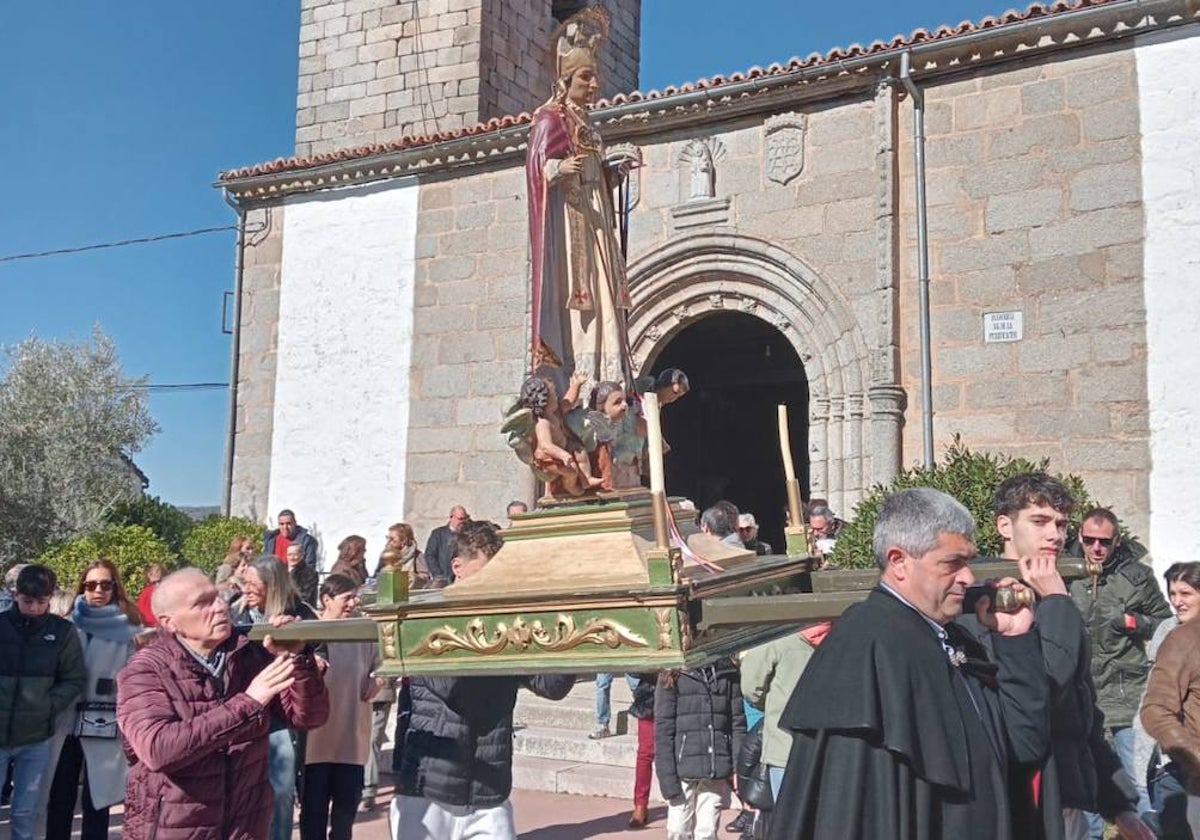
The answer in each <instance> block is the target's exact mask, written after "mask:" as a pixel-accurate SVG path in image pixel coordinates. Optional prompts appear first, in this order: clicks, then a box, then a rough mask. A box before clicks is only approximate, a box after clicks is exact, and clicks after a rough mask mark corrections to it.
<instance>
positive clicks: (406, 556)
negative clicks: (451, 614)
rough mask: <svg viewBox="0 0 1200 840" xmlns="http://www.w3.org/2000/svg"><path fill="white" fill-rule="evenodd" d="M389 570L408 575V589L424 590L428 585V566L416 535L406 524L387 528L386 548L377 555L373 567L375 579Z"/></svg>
mask: <svg viewBox="0 0 1200 840" xmlns="http://www.w3.org/2000/svg"><path fill="white" fill-rule="evenodd" d="M387 568H391V569H394V570H397V571H402V572H405V573H406V574H407V575H408V588H409V589H424V588H425V587H426V586H428V585H429V564H428V563H426V562H425V554H424V552H422V551H421V549H420V548H419V547H418V546H417V535H416V534H415V533H414V532H413V527H412V526H411V525H409V524H408V523H407V522H397V523H396V524H395V525H393V526H392V527H390V528H388V532H387V548H385V549H384V550H383V553H382V554H380V555H379V563H378V564H376V566H375V577H376V578H378V577H379V573H380V572H382V571H383V570H384V569H387Z"/></svg>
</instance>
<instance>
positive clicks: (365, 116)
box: [296, 0, 641, 156]
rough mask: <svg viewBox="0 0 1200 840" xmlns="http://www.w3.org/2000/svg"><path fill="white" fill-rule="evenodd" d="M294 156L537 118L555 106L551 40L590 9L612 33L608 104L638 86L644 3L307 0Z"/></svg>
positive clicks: (605, 77) (605, 90) (605, 57)
mask: <svg viewBox="0 0 1200 840" xmlns="http://www.w3.org/2000/svg"><path fill="white" fill-rule="evenodd" d="M300 5H301V12H300V73H299V90H298V93H297V96H296V154H297V155H300V156H308V155H313V154H320V153H323V152H331V151H336V150H338V149H345V148H353V147H357V146H364V145H370V144H373V143H387V142H390V141H393V140H398V139H400V138H401V137H405V136H412V135H432V134H438V133H441V132H445V131H453V130H455V129H459V128H463V127H465V126H470V125H474V124H475V123H478V122H483V121H486V120H489V119H491V118H492V117H501V116H504V115H506V114H519V113H521V112H522V111H533V109H534V108H536V107H537V106H538V105H540V104H541V103H542V102H544V101H546V99H547V98H549V96H550V90H551V84H552V81H553V79H552V75H553V50H552V49H551V47H552V45H551V43H550V41H551V33H552V32H553V31H554V29H555V27H557V26H558V24H559V23H560V22H562V21H564V20H566V19H567V18H568V17H570V16H571V15H572V14H574V13H575V12H577V11H579V10H580V9H582V8H583V7H585V6H588V5H599V6H603V7H604V8H605V9H606V10H607V11H608V14H609V19H610V31H609V37H608V39H607V41H606V42H605V45H604V51H603V54H602V61H603V72H602V78H601V82H602V90H601V95H602V96H611V95H613V94H615V93H619V92H622V91H632V90H635V89H636V88H637V85H638V49H639V47H638V41H639V32H640V29H641V0H592V1H591V2H584V1H583V0H301V4H300Z"/></svg>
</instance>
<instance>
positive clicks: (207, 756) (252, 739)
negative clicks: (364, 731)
mask: <svg viewBox="0 0 1200 840" xmlns="http://www.w3.org/2000/svg"><path fill="white" fill-rule="evenodd" d="M151 607H152V609H153V611H154V615H155V617H156V618H157V619H158V621H159V627H160V634H159V637H158V638H157V639H156V640H155V641H154V643H153V644H151V645H149V646H148V647H146V648H144V649H143V650H141V651H139V652H138V653H137V654H135V655H134V657H133V658H132V659H131V660H130V661H129V664H128V665H126V666H125V668H124V670H122V671H121V673H120V676H119V677H118V679H117V722H118V724H119V725H120V729H121V734H122V735H123V737H124V740H125V755H126V757H127V758H128V759H129V777H128V781H127V783H126V793H125V826H124V832H125V834H124V836H125V837H126V838H128V840H149V838H155V840H195V838H205V840H207V839H208V838H212V840H218V839H219V840H252V838H253V840H258V838H262V837H266V836H267V830H268V828H269V826H270V823H271V806H272V798H273V797H272V794H271V786H270V784H269V782H268V780H267V734H268V731H269V730H270V723H271V716H272V715H273V714H274V715H276V716H279V717H281V718H283V719H284V720H286V721H287V722H288V725H289V726H291V727H293V728H295V729H301V730H307V729H312V728H314V727H317V726H320V725H321V724H323V723H324V722H325V720H326V718H327V717H328V716H329V695H328V693H327V692H326V690H325V684H324V682H323V680H322V678H321V675H320V673H319V671H318V670H317V667H316V662H315V661H314V660H313V657H312V655H311V654H310V653H307V652H305V653H301V652H300V650H301V647H302V643H299V642H297V643H293V644H287V645H285V644H282V643H278V642H275V641H273V640H272V639H271V637H270V636H268V637H267V638H266V640H265V641H264V643H263V645H262V646H260V645H257V644H253V643H251V642H249V641H247V639H246V638H245V637H244V636H234V635H233V625H232V624H231V623H230V620H229V608H228V606H227V605H226V603H225V600H224V599H223V598H221V597H219V595H218V593H217V589H216V587H215V586H214V585H213V584H212V582H211V581H210V580H209V579H208V578H207V577H206V576H205V574H204V573H203V572H201V571H200V570H198V569H183V570H181V571H178V572H175V573H174V574H171V575H168V576H167V577H165V578H163V580H162V582H161V583H159V585H158V587H157V588H156V589H155V591H154V596H153V598H152V599H151ZM287 620H289V619H286V618H283V617H281V618H279V619H274V620H272V623H273V624H275V625H276V626H278V625H280V624H283V623H286V621H287Z"/></svg>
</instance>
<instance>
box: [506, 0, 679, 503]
mask: <svg viewBox="0 0 1200 840" xmlns="http://www.w3.org/2000/svg"><path fill="white" fill-rule="evenodd" d="M607 33H608V18H607V17H606V15H605V12H604V10H603V9H601V8H599V7H595V6H591V7H588V8H586V9H584V10H583V11H581V12H579V13H578V14H575V15H573V16H572V17H571V18H570V19H569V20H568V21H567V22H566V23H564V24H563V25H562V26H561V27H560V28H559V30H558V32H557V33H556V40H555V61H556V74H555V82H554V93H553V95H552V96H551V97H550V99H549V100H547V102H546V103H545V104H543V105H542V106H541V107H540V108H538V109H537V110H536V111H535V112H534V114H533V125H532V127H531V128H530V131H529V151H528V154H527V156H526V159H525V177H526V181H527V183H528V186H529V235H530V240H531V242H532V246H533V247H532V263H533V277H532V283H533V295H532V301H533V312H532V323H533V331H532V336H531V339H532V341H531V347H530V366H529V372H528V373H529V375H528V378H527V379H526V381H525V383H524V384H523V385H522V386H521V395H520V397H519V398H518V399H517V401H516V403H515V404H514V405H513V406H512V408H510V409H509V410H508V412H507V413H506V415H505V422H504V425H503V427H502V428H501V432H502V434H504V435H505V436H506V437H507V440H508V444H509V446H511V447H512V448H513V450H514V451H515V452H516V453H517V455H518V457H519V458H520V459H521V460H522V461H523V462H524V463H526V464H528V465H529V466H530V467H532V469H533V471H534V475H535V476H537V478H538V479H539V480H540V481H543V482H545V483H546V490H547V494H548V496H549V497H551V498H564V497H566V498H569V497H577V496H581V495H586V494H594V493H596V492H599V491H602V490H603V491H614V490H627V489H632V488H640V486H641V477H640V474H641V470H640V466H641V455H642V449H643V445H644V442H645V436H646V431H645V421H644V420H643V419H642V418H641V412H640V396H639V395H640V394H641V393H643V392H645V391H648V390H656V391H657V392H658V393H659V395H660V399H663V400H665V402H664V403H663V404H665V403H666V402H670V401H673V400H675V399H678V398H679V397H680V396H682V395H683V394H685V393H687V389H688V384H687V377H686V376H685V375H684V374H683V372H682V371H676V370H673V369H672V370H669V371H666V372H664V375H665V376H666V377H667V379H668V380H669V381H667V382H666V384H665V385H662V386H661V387H660V383H659V382H658V381H657V380H655V379H654V378H653V377H645V378H641V379H639V378H637V371H635V370H634V368H633V358H632V354H631V353H630V349H629V337H628V334H627V332H626V319H627V317H628V313H629V309H630V300H629V284H628V282H627V280H626V278H625V257H624V254H623V253H622V251H621V246H620V245H619V244H618V242H617V231H616V222H617V220H616V215H615V213H614V212H613V199H612V194H613V190H614V189H615V188H616V187H617V185H618V184H619V183H620V182H621V179H623V178H624V177H625V176H626V175H627V174H628V172H629V169H630V168H631V167H632V166H633V165H634V161H633V159H625V160H622V161H619V162H615V163H613V162H609V161H607V160H606V159H605V155H604V143H603V141H602V140H601V139H600V135H599V133H598V132H597V131H596V129H595V128H593V127H592V124H591V121H590V119H589V118H588V112H587V109H588V106H590V105H591V104H592V103H593V102H594V101H595V98H596V92H597V90H598V89H599V86H600V81H599V67H600V60H599V59H600V56H599V51H600V43H601V42H602V41H603V40H604V37H605V35H607ZM585 383H590V386H591V388H595V389H597V392H598V393H600V394H601V397H600V399H597V393H591V395H590V398H588V397H585V396H584V394H585V391H584V385H585ZM589 390H590V388H589ZM589 407H590V408H591V411H590V412H589V411H588V408H589Z"/></svg>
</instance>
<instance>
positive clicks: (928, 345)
mask: <svg viewBox="0 0 1200 840" xmlns="http://www.w3.org/2000/svg"><path fill="white" fill-rule="evenodd" d="M911 64H912V53H910V52H909V51H908V50H905V51H904V52H902V53H901V54H900V81H901V83H903V85H904V89H905V90H907V91H908V95H909V96H910V97H911V98H912V103H913V160H914V165H915V169H914V172H913V178H914V180H915V181H916V192H917V301H918V309H919V311H920V325H921V438H922V442H923V443H924V455H925V466H926V467H932V466H933V348H932V341H931V339H930V336H929V219H928V216H927V212H926V206H925V95H924V94H923V93H922V91H921V89H920V88H918V87H917V86H916V84H915V83H914V82H913V80H912V74H911V73H910V70H911Z"/></svg>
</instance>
